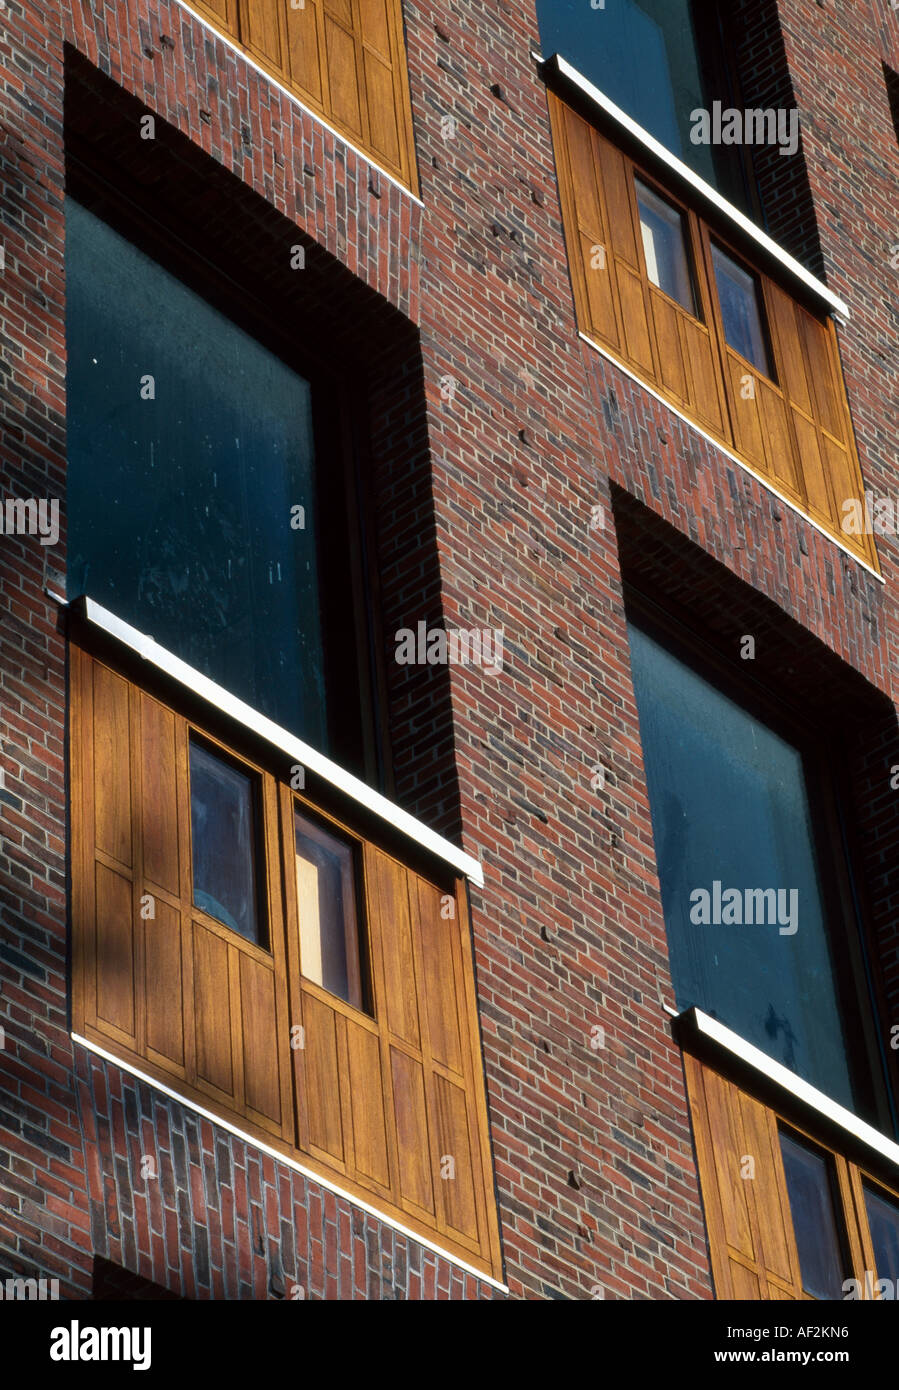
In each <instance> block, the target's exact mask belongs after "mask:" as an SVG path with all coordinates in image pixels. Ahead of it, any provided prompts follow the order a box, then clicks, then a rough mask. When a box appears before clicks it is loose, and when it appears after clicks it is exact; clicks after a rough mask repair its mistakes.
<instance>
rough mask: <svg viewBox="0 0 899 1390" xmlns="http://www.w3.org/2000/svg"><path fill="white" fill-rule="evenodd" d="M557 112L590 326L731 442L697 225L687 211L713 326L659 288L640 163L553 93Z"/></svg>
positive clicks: (579, 285)
mask: <svg viewBox="0 0 899 1390" xmlns="http://www.w3.org/2000/svg"><path fill="white" fill-rule="evenodd" d="M549 103H550V114H551V117H552V122H553V131H554V138H555V144H556V151H557V158H558V163H559V182H560V190H561V195H562V203H563V214H564V218H565V225H566V232H567V237H568V247H569V256H570V259H571V269H572V283H573V287H574V293H575V301H576V304H577V308H578V317H579V320H580V323H581V327H582V328H583V329H584V331H585V332H586V333H587V334H588V335H589V336H591V337H594V338H596V339H597V340H599V341H601V342H603V343H605V344H607V346H609V347H610V348H611V349H612V350H613V351H614V352H615V354H616V355H617V356H619V357H620V358H621V359H622V361H623V362H624V363H625V365H627V366H629V367H631V368H632V369H633V370H634V371H636V372H637V373H638V374H639V375H640V376H642V377H643V378H644V379H645V380H646V381H648V382H650V383H651V384H652V385H653V386H655V388H656V389H657V390H658V391H659V392H660V393H661V394H662V395H663V396H666V397H667V398H668V399H669V400H671V401H672V402H673V403H674V404H676V405H677V406H678V407H679V408H680V409H682V410H685V411H686V412H688V413H689V414H690V415H691V416H692V417H693V418H694V419H696V420H697V422H698V423H700V424H701V425H702V426H703V428H705V429H708V430H710V431H711V432H713V433H714V434H715V436H716V437H717V438H721V439H724V440H725V441H727V442H731V436H730V426H729V422H728V419H727V412H726V407H725V401H724V392H723V389H722V383H721V380H720V376H721V373H720V368H719V361H718V345H717V341H716V337H717V327H716V324H715V320H714V318H713V315H712V312H711V306H710V303H709V294H708V288H707V285H706V283H705V279H704V277H703V275H702V273H701V266H700V263H699V252H700V247H699V241H698V235H697V233H696V230H695V219H694V218H693V216H692V214H690V213H689V212H688V211H687V210H686V209H682V208H679V211H680V212H681V215H682V219H683V223H682V225H683V230H684V243H685V251H686V253H687V256H688V258H689V260H690V263H691V266H692V268H693V269H694V272H695V278H696V289H697V294H698V297H699V301H700V305H701V308H702V313H703V319H699V318H697V317H696V316H695V315H693V314H691V313H689V311H688V310H686V309H684V308H683V306H682V305H679V304H677V303H675V301H674V300H672V299H670V298H669V297H668V295H666V294H664V293H663V292H662V291H661V290H659V289H658V288H657V287H656V286H655V285H652V284H650V282H649V279H648V276H647V274H646V265H645V260H644V255H643V244H642V234H641V230H640V219H639V210H638V205H637V193H636V185H635V181H634V167H633V164H632V163H631V161H630V160H629V159H627V158H625V156H624V155H622V154H621V152H620V151H619V150H617V149H616V148H615V146H614V145H613V144H611V142H610V141H609V140H606V139H605V137H604V136H602V135H600V134H599V132H598V131H597V130H596V129H595V128H594V127H593V126H591V125H590V124H589V123H588V122H587V121H585V120H582V119H581V117H580V116H577V115H576V114H575V113H574V112H573V111H572V110H571V109H570V108H569V107H567V106H565V105H564V104H563V103H562V102H560V101H559V100H558V99H557V98H556V97H554V96H553V95H552V94H550V97H549ZM599 253H601V254H599Z"/></svg>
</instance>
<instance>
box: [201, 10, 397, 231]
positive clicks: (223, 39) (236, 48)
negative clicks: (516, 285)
mask: <svg viewBox="0 0 899 1390" xmlns="http://www.w3.org/2000/svg"><path fill="white" fill-rule="evenodd" d="M176 3H177V4H179V5H180V6H181V8H182V10H187V13H188V14H189V15H190V17H191V19H196V20H197V21H198V22H199V23H200V24H202V25H203V26H204V28H206V29H208V30H209V32H210V33H212V34H215V37H216V38H217V39H218V40H219V42H220V43H223V44H224V45H225V47H226V48H230V49H231V52H232V53H236V54H237V56H238V58H242V59H243V61H244V62H245V63H247V64H248V65H249V66H250V67H251V68H254V69H255V71H256V72H258V73H259V74H260V75H261V76H262V77H264V78H265V80H266V82H270V83H271V84H272V86H273V87H277V89H278V91H279V92H283V93H284V95H285V96H286V97H287V98H288V99H289V100H290V101H292V102H293V104H294V106H298V107H299V108H300V110H301V111H305V113H306V115H307V116H311V118H312V120H314V121H317V122H318V124H319V125H320V126H323V127H324V129H325V130H327V131H330V133H331V134H332V135H333V136H334V138H335V140H339V141H340V143H341V144H342V145H345V146H346V148H347V149H348V150H352V151H353V154H355V155H358V156H359V158H360V159H361V160H363V161H364V162H365V163H366V164H368V165H370V166H371V168H372V169H377V171H378V173H379V174H381V175H382V176H383V177H384V178H385V179H386V180H387V182H388V183H392V184H393V185H394V187H396V188H398V189H399V190H400V192H401V193H402V194H404V195H405V197H407V198H408V199H410V201H411V202H413V203H417V204H418V206H419V207H420V208H424V203H423V202H422V200H421V198H419V197H417V196H416V194H414V193H413V192H412V190H411V188H407V186H406V185H405V184H404V183H403V182H402V180H401V179H398V178H397V176H396V174H391V173H389V172H388V171H387V170H386V169H385V168H383V167H382V165H380V164H379V163H378V161H377V160H376V159H373V158H372V156H371V155H370V154H366V152H365V150H360V149H359V147H358V145H354V144H353V142H352V140H348V139H347V137H346V136H345V135H341V133H340V131H339V130H335V128H334V126H332V125H330V124H329V123H328V121H326V120H325V118H324V116H322V115H321V114H320V113H319V112H318V111H313V109H312V107H311V106H307V105H306V103H305V102H304V101H301V100H300V98H299V97H298V96H297V94H296V92H292V91H291V90H290V89H289V88H288V87H285V86H284V83H283V82H279V81H278V79H277V77H274V76H273V75H272V74H271V73H270V72H268V71H267V69H266V68H264V67H262V66H261V65H260V64H259V63H257V62H256V60H255V58H253V56H252V54H250V53H247V51H246V49H244V48H241V47H240V45H239V44H236V43H235V42H234V40H233V39H229V38H228V36H227V34H223V33H222V31H221V30H220V29H216V27H215V25H214V24H210V22H209V20H208V19H206V18H205V16H204V15H201V14H198V13H197V11H196V10H194V9H192V8H191V6H190V5H188V4H185V0H176Z"/></svg>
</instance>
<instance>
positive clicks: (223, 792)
mask: <svg viewBox="0 0 899 1390" xmlns="http://www.w3.org/2000/svg"><path fill="white" fill-rule="evenodd" d="M190 830H191V853H192V858H193V901H194V906H195V907H199V908H201V909H202V910H203V912H208V913H209V915H210V917H214V918H215V919H216V921H217V922H223V923H224V925H225V926H226V927H230V928H231V930H232V931H236V932H239V933H240V935H241V936H244V937H246V939H247V940H248V941H255V942H257V943H259V944H261V942H260V931H259V908H258V901H259V899H258V891H257V888H258V885H257V878H256V865H257V858H258V855H257V825H256V788H255V785H254V781H253V779H252V778H251V777H248V776H247V774H246V773H244V772H241V771H240V770H239V769H238V768H236V767H234V766H233V765H232V764H231V763H228V762H226V761H225V760H224V759H223V758H217V757H215V755H214V754H213V753H210V752H209V751H208V750H207V749H206V748H204V747H203V746H202V745H201V744H199V743H194V742H193V741H191V745H190Z"/></svg>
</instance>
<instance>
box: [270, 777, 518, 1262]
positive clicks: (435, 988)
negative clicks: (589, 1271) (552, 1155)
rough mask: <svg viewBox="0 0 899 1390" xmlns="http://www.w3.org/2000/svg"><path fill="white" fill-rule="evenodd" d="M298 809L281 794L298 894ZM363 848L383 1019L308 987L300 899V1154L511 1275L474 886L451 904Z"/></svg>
mask: <svg viewBox="0 0 899 1390" xmlns="http://www.w3.org/2000/svg"><path fill="white" fill-rule="evenodd" d="M294 804H295V801H294V798H293V797H292V796H291V793H290V792H289V791H288V789H287V788H282V791H281V808H282V825H283V826H284V827H285V832H284V834H283V843H284V849H285V881H286V882H288V883H290V882H291V877H292V836H291V835H290V834H289V833H288V832H287V830H286V827H288V826H290V825H292V820H293V806H294ZM300 809H301V810H302V809H303V807H302V804H301V806H300ZM361 848H362V860H363V867H364V902H365V918H366V924H367V947H368V955H369V965H370V976H371V987H372V995H373V999H372V1003H373V1014H374V1016H373V1017H369V1016H368V1015H366V1014H363V1013H362V1012H361V1011H360V1010H358V1009H355V1008H353V1007H352V1006H351V1005H349V1004H346V1003H344V1001H343V1000H341V999H338V998H336V997H335V996H334V995H331V994H328V993H327V992H326V991H325V990H323V989H322V988H321V987H320V986H319V985H317V984H315V983H314V982H313V981H311V980H307V979H305V978H304V977H303V975H302V973H301V969H300V953H299V943H300V933H299V923H298V921H297V904H296V899H295V898H294V897H293V896H292V895H291V894H288V897H287V922H288V940H289V951H288V954H289V962H290V981H291V987H290V992H291V1009H292V1015H291V1016H292V1021H293V1022H300V1023H301V1024H302V1027H303V1038H304V1046H303V1048H302V1049H298V1050H297V1051H296V1052H295V1053H294V1076H295V1086H296V1103H297V1124H298V1132H297V1143H298V1145H299V1147H300V1148H301V1149H306V1150H307V1151H308V1152H310V1153H312V1154H314V1155H315V1156H316V1157H317V1158H318V1159H319V1160H320V1161H321V1162H323V1163H324V1164H326V1165H327V1166H328V1167H329V1168H332V1169H333V1170H335V1171H336V1172H339V1173H340V1174H341V1175H342V1177H343V1178H344V1180H345V1183H346V1184H347V1186H349V1187H351V1188H356V1189H357V1190H358V1191H359V1192H360V1195H363V1196H371V1195H375V1196H378V1197H380V1198H382V1199H383V1200H386V1201H389V1202H390V1204H391V1205H392V1206H393V1207H394V1208H395V1209H396V1210H397V1212H398V1213H399V1214H400V1217H401V1219H402V1220H403V1221H404V1222H405V1223H406V1224H409V1225H411V1226H412V1227H413V1228H414V1229H418V1230H422V1231H427V1232H430V1233H431V1234H432V1236H433V1235H436V1236H437V1237H438V1238H439V1239H440V1242H441V1244H443V1245H444V1246H446V1248H448V1249H455V1250H456V1251H458V1252H459V1253H460V1254H462V1255H464V1257H465V1258H467V1259H476V1258H480V1259H482V1260H486V1261H487V1262H488V1264H490V1265H491V1266H492V1267H493V1268H498V1267H499V1245H498V1230H497V1227H496V1221H495V1212H494V1210H493V1200H492V1169H491V1163H490V1154H489V1147H488V1142H487V1125H486V1105H485V1102H484V1097H483V1083H482V1080H481V1077H480V1075H479V1048H478V1045H477V1036H476V1033H475V1031H474V1027H475V1016H474V1013H473V1009H474V995H473V971H472V964H471V960H470V955H469V946H468V923H467V916H466V914H465V907H464V890H463V886H462V884H461V883H460V884H457V885H456V886H455V890H454V891H453V892H452V893H446V892H443V893H442V892H441V891H440V889H439V888H438V887H437V886H435V885H434V884H433V883H431V882H430V881H429V880H428V879H426V878H423V877H422V876H421V875H420V874H418V873H416V872H414V871H413V870H411V869H409V868H406V867H405V866H404V865H403V864H402V863H400V862H399V861H398V860H397V859H394V858H392V857H391V856H390V855H388V854H386V853H384V852H383V851H382V850H380V849H377V848H375V847H374V846H373V845H371V844H365V845H364V846H362V847H361Z"/></svg>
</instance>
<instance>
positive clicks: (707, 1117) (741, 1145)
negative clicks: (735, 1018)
mask: <svg viewBox="0 0 899 1390" xmlns="http://www.w3.org/2000/svg"><path fill="white" fill-rule="evenodd" d="M684 1069H685V1072H686V1076H687V1093H688V1095H689V1098H690V1111H691V1115H692V1118H693V1132H694V1136H695V1140H696V1155H697V1160H698V1165H699V1178H700V1183H701V1186H702V1197H703V1203H704V1205H705V1215H706V1226H707V1229H708V1236H709V1248H710V1253H711V1258H712V1273H713V1275H714V1278H715V1292H716V1296H717V1297H718V1298H723V1299H803V1298H807V1297H808V1295H806V1294H805V1293H804V1292H803V1289H802V1278H801V1275H800V1272H799V1255H798V1252H797V1250H796V1241H795V1239H794V1236H793V1223H792V1220H791V1218H790V1201H789V1197H788V1194H787V1185H786V1178H785V1177H784V1171H783V1161H782V1159H781V1156H780V1141H779V1139H778V1134H777V1122H776V1120H775V1117H774V1115H773V1114H772V1112H771V1111H770V1110H767V1109H766V1108H765V1107H764V1106H763V1105H760V1104H759V1103H758V1101H756V1100H753V1099H752V1098H751V1097H750V1096H748V1095H746V1094H744V1092H742V1091H739V1090H738V1089H737V1087H736V1086H733V1085H732V1084H731V1083H730V1082H729V1081H725V1080H724V1078H723V1077H721V1076H719V1075H718V1074H717V1072H714V1071H712V1070H710V1069H709V1068H708V1067H704V1066H702V1065H701V1063H699V1062H697V1061H696V1059H695V1058H694V1057H691V1056H690V1055H689V1054H685V1056H684ZM750 1174H751V1176H750Z"/></svg>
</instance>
